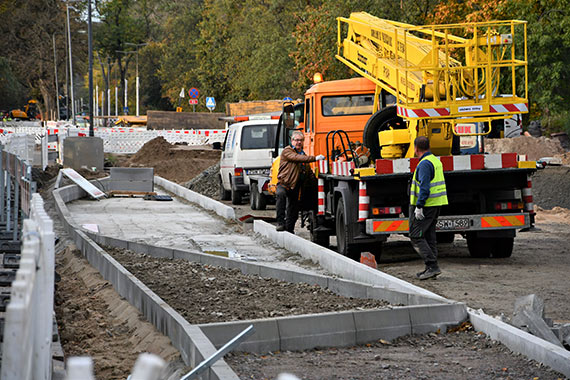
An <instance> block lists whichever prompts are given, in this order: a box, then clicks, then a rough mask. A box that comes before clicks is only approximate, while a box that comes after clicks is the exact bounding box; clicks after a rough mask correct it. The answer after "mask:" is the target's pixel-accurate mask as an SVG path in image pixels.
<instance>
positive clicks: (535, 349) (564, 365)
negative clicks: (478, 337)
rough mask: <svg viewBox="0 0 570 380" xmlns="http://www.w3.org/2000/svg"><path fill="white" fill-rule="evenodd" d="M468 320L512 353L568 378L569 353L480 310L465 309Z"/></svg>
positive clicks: (569, 375) (569, 369) (569, 372)
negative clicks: (541, 364)
mask: <svg viewBox="0 0 570 380" xmlns="http://www.w3.org/2000/svg"><path fill="white" fill-rule="evenodd" d="M467 311H468V313H469V320H470V321H471V323H472V324H473V327H474V328H475V329H476V330H477V331H482V332H484V333H485V334H487V335H488V336H489V337H490V338H491V339H495V340H498V341H500V342H501V343H503V344H504V345H505V346H507V347H508V348H509V349H511V350H512V351H514V352H518V353H520V354H523V355H525V356H526V357H528V358H530V359H534V360H536V361H538V362H540V363H543V364H545V365H547V366H549V367H550V368H552V369H553V370H555V371H558V372H560V373H562V374H564V375H565V376H567V377H570V351H567V350H565V349H563V348H561V347H559V346H556V345H554V344H552V343H550V342H547V341H545V340H544V339H540V338H538V337H536V336H534V335H532V334H529V333H527V332H524V331H522V330H520V329H517V328H516V327H513V326H511V325H509V324H506V323H504V322H501V321H499V320H497V319H495V318H493V317H491V316H489V315H487V314H485V313H484V312H483V311H481V310H474V309H470V308H468V309H467Z"/></svg>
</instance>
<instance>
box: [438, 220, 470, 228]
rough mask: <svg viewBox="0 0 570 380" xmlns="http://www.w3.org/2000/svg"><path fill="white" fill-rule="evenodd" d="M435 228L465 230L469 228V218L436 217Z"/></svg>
mask: <svg viewBox="0 0 570 380" xmlns="http://www.w3.org/2000/svg"><path fill="white" fill-rule="evenodd" d="M435 228H436V229H438V230H466V229H468V228H469V219H468V218H460V219H438V220H437V223H436V225H435Z"/></svg>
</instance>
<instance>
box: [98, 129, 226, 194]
mask: <svg viewBox="0 0 570 380" xmlns="http://www.w3.org/2000/svg"><path fill="white" fill-rule="evenodd" d="M106 156H107V162H108V164H109V165H113V166H126V167H153V168H154V174H155V175H158V176H160V177H163V178H166V179H168V180H170V181H173V182H176V183H184V182H187V181H189V180H191V179H192V178H194V177H196V176H197V175H198V174H200V173H202V171H204V170H206V169H207V168H208V167H210V166H212V165H213V164H214V163H216V162H218V161H219V160H220V151H219V150H214V149H211V148H210V147H204V146H200V147H196V146H188V145H172V144H170V143H169V142H168V141H166V140H165V139H164V138H163V137H157V138H155V139H153V140H151V141H149V142H147V143H146V144H145V145H143V147H142V148H141V149H140V150H139V151H138V152H137V153H136V154H134V155H110V154H107V155H106Z"/></svg>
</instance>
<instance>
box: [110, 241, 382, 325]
mask: <svg viewBox="0 0 570 380" xmlns="http://www.w3.org/2000/svg"><path fill="white" fill-rule="evenodd" d="M104 249H105V251H107V252H108V253H109V254H110V255H111V256H113V258H115V260H117V261H118V262H120V263H121V264H122V265H123V266H124V267H125V268H126V269H127V270H128V271H129V272H131V273H132V274H134V275H135V276H136V277H137V278H138V279H139V280H141V281H142V282H143V283H144V284H145V285H147V286H148V287H149V288H150V289H151V290H152V291H154V292H155V293H156V294H157V295H158V296H159V297H160V298H162V299H163V300H164V301H165V302H166V303H168V304H169V305H170V306H172V307H173V308H174V309H175V310H176V311H178V312H179V313H180V314H181V315H182V316H183V317H184V318H186V319H187V320H188V321H189V322H190V323H193V324H200V323H212V322H227V321H235V320H247V319H260V318H270V317H278V316H284V315H299V314H312V313H323V312H329V311H341V310H352V309H359V310H360V309H373V308H386V307H388V304H387V303H386V302H384V301H378V300H365V299H356V298H347V297H341V296H338V295H336V294H334V293H333V292H331V291H330V290H328V289H323V288H321V287H320V286H316V285H307V284H292V283H289V282H283V281H278V280H274V279H267V278H262V277H259V276H254V275H245V274H242V273H241V272H240V271H239V270H237V269H227V268H220V267H214V266H209V265H202V264H198V263H192V262H188V261H186V260H180V259H174V260H172V259H164V258H154V257H151V256H147V255H143V254H139V253H135V252H132V251H128V250H125V249H120V248H114V247H104Z"/></svg>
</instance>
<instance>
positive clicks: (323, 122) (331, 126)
mask: <svg viewBox="0 0 570 380" xmlns="http://www.w3.org/2000/svg"><path fill="white" fill-rule="evenodd" d="M374 90H375V86H374V83H372V82H371V81H369V80H368V79H366V78H352V79H344V80H336V81H330V82H321V83H317V84H315V85H313V86H312V87H311V88H310V89H309V90H308V91H307V92H306V93H305V103H304V107H305V110H304V119H303V120H302V122H301V123H299V125H298V127H297V128H299V129H302V131H303V132H304V133H305V146H304V150H305V153H306V154H308V155H312V156H316V155H318V154H323V155H326V136H327V134H328V133H329V132H331V131H334V130H343V131H345V132H346V133H347V134H348V137H349V139H350V141H352V142H357V141H359V142H362V131H363V130H364V126H365V125H366V122H367V121H368V120H369V119H370V117H371V116H372V111H373V108H374Z"/></svg>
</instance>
